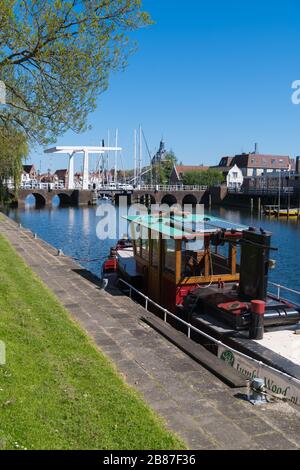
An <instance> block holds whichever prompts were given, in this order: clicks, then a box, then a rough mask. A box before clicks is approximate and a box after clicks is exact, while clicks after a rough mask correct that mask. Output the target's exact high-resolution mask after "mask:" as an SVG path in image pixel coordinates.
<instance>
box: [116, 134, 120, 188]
mask: <svg viewBox="0 0 300 470" xmlns="http://www.w3.org/2000/svg"><path fill="white" fill-rule="evenodd" d="M118 140H119V129H116V147H118ZM117 171H118V151H117V150H116V151H115V183H117V182H118V175H117Z"/></svg>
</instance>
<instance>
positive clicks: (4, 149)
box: [0, 126, 28, 201]
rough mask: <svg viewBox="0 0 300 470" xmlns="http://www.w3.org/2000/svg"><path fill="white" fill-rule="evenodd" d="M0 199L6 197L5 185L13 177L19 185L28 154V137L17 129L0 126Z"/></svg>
mask: <svg viewBox="0 0 300 470" xmlns="http://www.w3.org/2000/svg"><path fill="white" fill-rule="evenodd" d="M0 143H1V145H0V200H1V201H3V200H4V199H5V186H6V183H7V181H8V180H9V179H10V178H12V179H13V180H14V182H15V184H16V186H18V184H19V183H20V177H21V172H22V161H23V159H24V158H26V157H27V155H28V144H27V137H26V135H24V134H23V133H22V132H19V131H16V130H15V129H11V128H7V127H6V126H2V127H1V126H0Z"/></svg>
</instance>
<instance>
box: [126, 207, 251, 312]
mask: <svg viewBox="0 0 300 470" xmlns="http://www.w3.org/2000/svg"><path fill="white" fill-rule="evenodd" d="M127 220H128V221H129V222H130V225H131V227H130V229H131V230H130V234H131V239H132V241H133V255H134V267H133V265H132V263H131V268H130V269H131V271H132V272H135V273H136V274H137V275H138V276H140V278H141V284H142V286H141V287H142V290H143V291H144V292H145V293H146V294H147V295H148V296H149V297H150V298H151V299H153V300H154V301H155V302H157V303H158V304H160V305H162V306H164V307H166V308H167V309H169V310H171V311H175V310H176V306H178V305H182V302H183V299H184V297H185V296H186V295H187V294H188V293H189V292H190V291H191V290H193V289H195V287H199V286H203V287H205V286H207V285H211V284H218V283H219V284H221V283H226V282H238V281H239V264H238V260H239V255H238V250H239V247H238V246H237V244H236V241H237V239H239V238H241V236H242V231H243V230H245V229H247V227H243V226H241V225H236V224H232V223H228V222H227V221H224V220H222V219H217V218H215V217H205V216H200V215H195V214H189V213H187V214H184V213H181V214H174V213H171V214H167V215H165V214H164V215H163V214H161V213H160V214H157V215H153V214H152V215H144V216H135V217H128V218H127ZM129 265H130V263H128V260H127V266H128V267H129ZM124 268H125V269H126V267H125V266H124Z"/></svg>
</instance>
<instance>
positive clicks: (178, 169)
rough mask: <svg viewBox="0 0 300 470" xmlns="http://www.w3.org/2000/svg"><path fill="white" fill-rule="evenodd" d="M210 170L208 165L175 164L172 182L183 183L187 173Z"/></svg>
mask: <svg viewBox="0 0 300 470" xmlns="http://www.w3.org/2000/svg"><path fill="white" fill-rule="evenodd" d="M207 170H209V167H208V166H203V165H198V166H190V165H174V167H173V170H172V173H171V176H170V184H174V185H180V184H183V180H184V176H185V175H186V174H187V173H191V172H192V173H194V172H201V171H207Z"/></svg>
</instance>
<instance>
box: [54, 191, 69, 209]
mask: <svg viewBox="0 0 300 470" xmlns="http://www.w3.org/2000/svg"><path fill="white" fill-rule="evenodd" d="M55 197H58V199H59V205H60V206H71V205H72V197H71V195H70V194H67V193H64V192H60V193H56V194H54V195H53V197H52V200H51V202H52V203H53V199H54V198H55Z"/></svg>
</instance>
